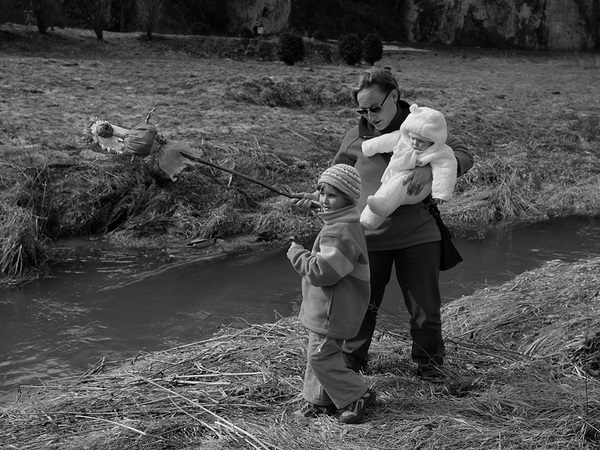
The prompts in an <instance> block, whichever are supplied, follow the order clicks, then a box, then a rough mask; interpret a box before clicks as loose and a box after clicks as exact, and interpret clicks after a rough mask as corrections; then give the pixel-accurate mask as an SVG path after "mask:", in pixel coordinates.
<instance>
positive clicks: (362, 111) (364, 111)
mask: <svg viewBox="0 0 600 450" xmlns="http://www.w3.org/2000/svg"><path fill="white" fill-rule="evenodd" d="M391 93H392V91H390V92H388V93H387V95H386V96H385V97H384V98H383V101H382V102H381V103H380V104H379V106H369V107H368V108H360V109H357V110H356V112H357V113H359V114H360V115H361V116H366V115H367V114H369V113H370V112H371V113H373V114H377V113H378V112H379V111H381V108H382V107H383V104H384V103H385V101H386V100H387V98H388V97H389V95H390V94H391Z"/></svg>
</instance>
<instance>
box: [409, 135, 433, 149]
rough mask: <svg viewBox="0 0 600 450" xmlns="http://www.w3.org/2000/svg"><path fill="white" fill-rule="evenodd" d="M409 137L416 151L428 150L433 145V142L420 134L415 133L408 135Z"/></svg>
mask: <svg viewBox="0 0 600 450" xmlns="http://www.w3.org/2000/svg"><path fill="white" fill-rule="evenodd" d="M408 137H409V139H410V145H411V147H412V148H414V149H415V150H421V151H423V150H425V149H426V148H429V147H431V146H432V145H433V142H431V141H429V140H427V139H423V137H421V136H419V135H418V134H415V133H411V132H409V133H408Z"/></svg>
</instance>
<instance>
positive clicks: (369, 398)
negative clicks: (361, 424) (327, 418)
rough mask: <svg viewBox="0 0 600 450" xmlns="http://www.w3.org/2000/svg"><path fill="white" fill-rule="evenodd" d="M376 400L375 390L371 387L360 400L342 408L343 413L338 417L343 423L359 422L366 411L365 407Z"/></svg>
mask: <svg viewBox="0 0 600 450" xmlns="http://www.w3.org/2000/svg"><path fill="white" fill-rule="evenodd" d="M374 401H375V391H373V390H372V389H371V388H369V389H368V390H367V392H365V395H363V396H362V397H361V398H359V399H358V400H356V401H354V402H352V403H350V404H349V405H348V406H346V407H345V408H343V409H341V410H340V411H341V413H340V414H339V415H338V419H339V420H340V422H342V423H355V422H358V421H359V420H360V419H361V418H362V416H363V414H364V413H365V409H367V408H368V407H369V406H371V405H372V404H373V402H374Z"/></svg>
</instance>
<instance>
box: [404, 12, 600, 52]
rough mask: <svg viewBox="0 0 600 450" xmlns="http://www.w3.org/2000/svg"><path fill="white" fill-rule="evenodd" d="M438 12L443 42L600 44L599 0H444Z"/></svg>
mask: <svg viewBox="0 0 600 450" xmlns="http://www.w3.org/2000/svg"><path fill="white" fill-rule="evenodd" d="M422 2H423V0H414V3H415V4H419V3H422ZM416 9H417V10H418V6H417V7H416ZM437 14H439V35H438V39H439V40H440V41H441V42H443V43H446V44H454V45H466V46H471V45H481V46H511V47H519V48H527V49H549V50H594V49H598V47H599V42H598V34H599V19H600V17H599V6H598V1H597V0H497V1H494V2H490V1H487V0H442V1H440V4H439V9H438V13H437ZM418 20H419V19H418V18H417V22H418ZM415 31H417V33H418V31H419V30H418V29H417V30H415ZM414 37H415V38H417V39H419V38H422V37H423V36H419V35H418V34H417V35H415V36H414Z"/></svg>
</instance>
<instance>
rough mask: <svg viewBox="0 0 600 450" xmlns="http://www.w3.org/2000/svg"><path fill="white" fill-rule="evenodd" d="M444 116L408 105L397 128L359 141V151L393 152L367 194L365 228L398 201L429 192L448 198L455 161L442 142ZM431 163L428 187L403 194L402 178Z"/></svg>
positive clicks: (438, 199) (381, 218)
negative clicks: (374, 187) (378, 183)
mask: <svg viewBox="0 0 600 450" xmlns="http://www.w3.org/2000/svg"><path fill="white" fill-rule="evenodd" d="M447 137H448V130H447V126H446V119H444V116H443V114H442V113H440V112H439V111H436V110H435V109H431V108H427V107H419V106H417V105H416V104H413V105H411V107H410V114H409V115H408V116H407V117H406V119H405V120H404V122H403V123H402V125H401V126H400V130H399V131H394V132H392V133H388V134H384V135H382V136H378V137H376V138H373V139H369V140H368V141H365V142H363V144H362V150H363V154H364V155H365V156H367V157H371V156H373V155H375V154H377V153H389V152H393V155H392V158H391V160H390V162H389V164H388V166H387V168H386V169H385V172H383V176H382V177H381V183H382V184H381V187H380V188H379V189H378V190H377V192H376V193H375V194H374V195H370V196H369V197H368V198H367V206H366V207H365V209H364V210H363V212H362V214H361V217H360V222H361V223H362V225H363V226H364V227H365V228H366V229H368V230H375V229H377V228H378V227H379V226H380V225H381V224H382V223H383V221H384V220H385V218H386V217H387V216H389V215H390V214H391V213H392V212H393V211H395V210H396V208H398V207H399V206H400V205H409V204H410V205H412V204H415V203H418V202H420V201H423V200H425V198H427V196H428V195H429V194H431V195H432V197H433V199H434V201H435V202H436V203H437V204H440V203H442V202H444V201H447V200H450V199H451V198H452V191H453V190H454V185H455V184H456V170H457V167H456V166H457V162H456V157H455V156H454V152H453V151H452V149H451V148H450V147H449V146H448V145H446V139H447ZM427 164H429V165H430V166H431V172H432V175H433V181H432V183H431V189H429V187H428V186H426V187H425V188H424V189H423V190H422V191H421V192H420V193H419V194H418V195H411V196H409V195H408V194H407V187H408V185H404V180H405V178H406V176H407V175H408V174H410V171H411V170H412V169H414V168H415V167H419V166H425V165H427Z"/></svg>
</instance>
